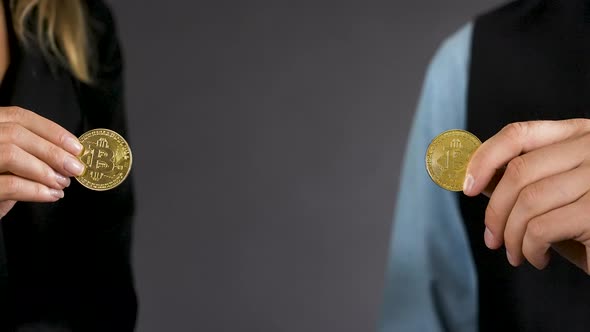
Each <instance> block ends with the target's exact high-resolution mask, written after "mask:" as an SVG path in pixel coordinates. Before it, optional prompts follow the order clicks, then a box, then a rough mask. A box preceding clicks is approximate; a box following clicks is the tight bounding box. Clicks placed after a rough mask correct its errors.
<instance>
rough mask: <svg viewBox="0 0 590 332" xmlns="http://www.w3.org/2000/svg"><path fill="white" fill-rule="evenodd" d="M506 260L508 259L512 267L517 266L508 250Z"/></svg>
mask: <svg viewBox="0 0 590 332" xmlns="http://www.w3.org/2000/svg"><path fill="white" fill-rule="evenodd" d="M506 258H508V263H510V265H512V266H516V265H514V261H513V260H512V255H510V252H509V251H508V250H506Z"/></svg>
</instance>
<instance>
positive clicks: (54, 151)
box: [45, 144, 64, 165]
mask: <svg viewBox="0 0 590 332" xmlns="http://www.w3.org/2000/svg"><path fill="white" fill-rule="evenodd" d="M45 153H46V155H45V161H47V162H48V163H53V164H55V165H59V161H60V160H62V159H64V157H63V155H62V153H61V149H59V148H58V147H57V146H55V145H53V144H50V145H49V146H48V147H47V149H45Z"/></svg>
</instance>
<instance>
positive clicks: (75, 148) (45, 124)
mask: <svg viewBox="0 0 590 332" xmlns="http://www.w3.org/2000/svg"><path fill="white" fill-rule="evenodd" d="M0 121H1V122H16V123H19V124H20V125H22V126H23V127H25V128H27V129H28V130H30V131H31V132H33V133H35V134H37V135H38V136H40V137H42V138H43V139H45V140H47V141H49V142H51V143H53V144H55V145H57V146H59V147H61V148H63V149H64V150H66V151H67V152H69V153H71V154H73V155H74V156H78V155H80V153H81V152H82V149H83V147H82V144H80V142H79V141H78V138H77V137H76V136H74V135H73V134H72V133H70V132H69V131H67V130H66V129H65V128H63V127H62V126H60V125H58V124H57V123H55V122H53V121H51V120H49V119H46V118H44V117H42V116H40V115H38V114H36V113H35V112H31V111H29V110H26V109H24V108H20V107H15V106H14V107H5V108H3V109H2V111H1V112H0Z"/></svg>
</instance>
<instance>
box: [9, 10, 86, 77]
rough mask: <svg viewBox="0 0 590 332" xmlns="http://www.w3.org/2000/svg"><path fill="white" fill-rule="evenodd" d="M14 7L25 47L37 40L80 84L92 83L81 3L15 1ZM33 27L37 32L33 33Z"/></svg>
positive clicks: (47, 54) (14, 15) (15, 21)
mask: <svg viewBox="0 0 590 332" xmlns="http://www.w3.org/2000/svg"><path fill="white" fill-rule="evenodd" d="M10 6H11V8H10V9H11V13H12V24H13V27H14V31H15V33H16V35H17V37H18V39H19V40H20V41H21V42H22V43H23V44H27V43H28V40H29V38H30V37H33V38H34V39H35V40H37V41H38V44H39V47H40V48H41V51H42V52H43V53H44V54H45V55H46V56H50V57H52V58H55V59H57V60H58V61H59V62H60V63H61V64H62V65H64V66H66V68H68V69H69V70H70V72H71V73H72V75H74V76H75V77H76V78H77V79H78V80H80V81H82V82H86V83H90V82H91V81H92V80H91V74H90V65H89V50H88V36H87V26H86V13H85V8H84V7H83V4H82V1H81V0H11V1H10ZM29 19H33V20H34V21H32V22H30V21H29ZM30 23H35V24H33V26H36V31H30V30H31V29H30V28H29V27H30V26H31V25H30Z"/></svg>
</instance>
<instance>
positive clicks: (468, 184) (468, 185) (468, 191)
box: [463, 173, 475, 196]
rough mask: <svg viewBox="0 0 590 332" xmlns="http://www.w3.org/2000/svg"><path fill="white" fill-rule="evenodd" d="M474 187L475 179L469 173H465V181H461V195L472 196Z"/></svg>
mask: <svg viewBox="0 0 590 332" xmlns="http://www.w3.org/2000/svg"><path fill="white" fill-rule="evenodd" d="M474 185H475V178H474V177H473V175H471V174H470V173H467V175H466V176H465V181H463V193H464V194H465V195H467V196H472V195H473V186H474Z"/></svg>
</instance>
